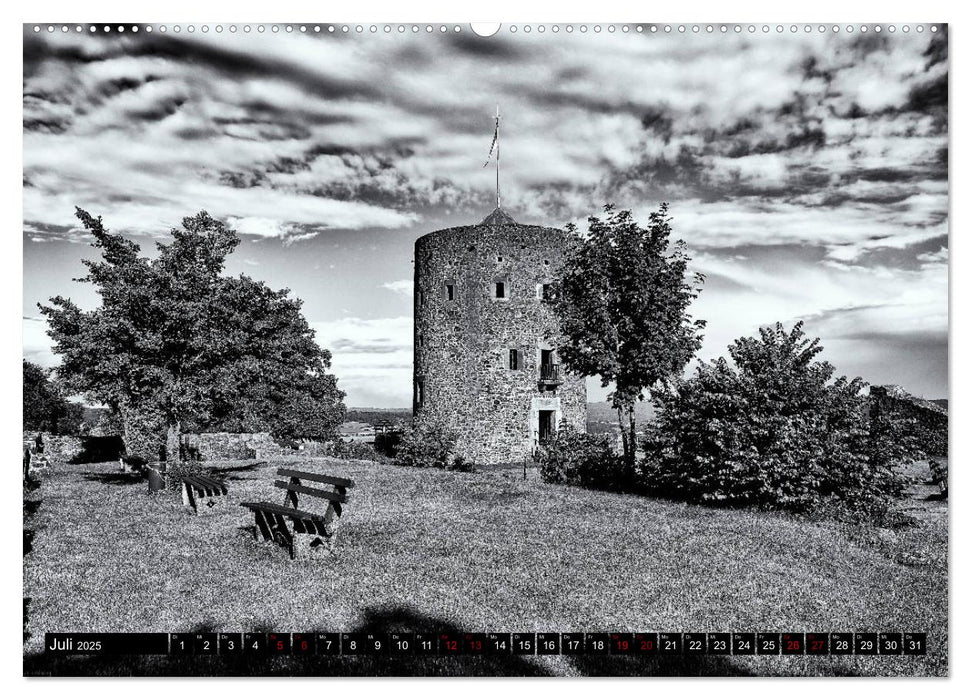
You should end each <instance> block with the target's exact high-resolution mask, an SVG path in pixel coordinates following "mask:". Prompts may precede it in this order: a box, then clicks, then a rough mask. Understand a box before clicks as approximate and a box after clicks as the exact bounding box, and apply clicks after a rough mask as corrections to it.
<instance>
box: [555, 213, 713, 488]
mask: <svg viewBox="0 0 971 700" xmlns="http://www.w3.org/2000/svg"><path fill="white" fill-rule="evenodd" d="M604 213H605V217H604V218H603V219H599V218H596V217H590V218H589V219H588V223H589V226H588V231H587V235H586V236H581V235H580V234H579V232H578V230H577V228H576V227H575V226H573V225H572V224H571V225H569V226H568V227H567V228H568V230H569V231H570V232H571V233H572V234H574V236H575V238H574V245H573V247H572V250H571V252H570V253H569V255H568V256H567V259H566V261H565V263H564V266H563V269H562V272H561V277H560V281H559V283H558V284H557V287H556V290H555V293H554V298H553V300H552V305H553V308H554V310H555V311H556V314H557V316H558V318H559V322H560V329H561V331H562V333H563V335H564V338H565V343H564V344H563V345H562V346H561V347H560V350H559V353H560V357H561V359H562V362H563V363H564V364H565V365H566V366H567V367H568V368H569V369H570V370H571V371H573V372H576V373H578V374H582V375H584V376H593V375H600V377H601V379H602V381H603V386H608V385H610V384H613V385H614V390H613V392H612V393H611V394H610V395H609V397H608V398H609V400H610V402H611V405H612V406H613V408H614V409H615V410H616V411H617V419H618V422H619V424H620V431H621V434H622V436H623V444H624V457H625V463H626V464H627V467H628V468H629V469H630V470H633V467H634V462H635V452H636V442H635V435H636V426H635V417H634V409H635V406H636V404H637V402H638V401H642V400H643V399H644V398H645V396H644V394H645V391H651V390H652V389H653V388H654V387H656V386H658V385H659V384H661V383H664V382H667V381H669V380H671V379H672V378H674V377H677V376H679V375H680V374H681V372H682V371H683V370H684V367H685V365H687V364H688V362H689V361H690V360H691V358H692V356H693V355H694V353H695V352H696V351H697V350H698V348H699V347H701V329H702V328H704V325H705V322H704V321H701V320H692V318H691V316H690V315H689V314H688V306H689V305H690V304H691V302H692V300H694V299H695V298H696V297H697V296H698V293H699V292H700V291H701V284H702V282H703V281H704V277H703V276H702V275H700V274H694V275H690V276H689V275H688V272H687V267H688V263H689V262H690V260H691V258H690V257H688V255H687V252H686V250H685V245H684V242H683V241H680V240H679V241H677V242H675V243H674V244H673V245H671V243H670V238H671V218H670V217H669V216H668V206H667V204H661V206H660V208H659V209H658V211H655V212H653V213H651V215H650V218H649V222H648V226H647V228H642V227H641V226H639V225H638V223H637V222H636V221H634V218H633V216H632V215H631V213H630V212H629V211H616V210H615V208H614V206H613V205H610V204H608V205H606V206H605V207H604Z"/></svg>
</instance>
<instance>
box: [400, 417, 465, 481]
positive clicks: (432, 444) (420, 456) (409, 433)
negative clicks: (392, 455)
mask: <svg viewBox="0 0 971 700" xmlns="http://www.w3.org/2000/svg"><path fill="white" fill-rule="evenodd" d="M456 440H457V437H456V435H455V433H454V432H452V431H451V430H449V429H448V428H446V427H445V426H443V425H441V424H439V423H436V422H434V421H427V420H417V421H415V424H414V425H412V426H411V427H410V428H407V429H406V430H404V431H403V432H402V434H401V442H400V443H399V444H398V454H397V457H396V459H395V461H396V462H397V463H398V464H403V465H405V466H409V467H434V468H436V469H445V468H447V467H448V466H449V465H450V464H451V463H452V458H453V453H454V451H455V443H456Z"/></svg>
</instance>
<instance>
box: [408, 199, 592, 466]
mask: <svg viewBox="0 0 971 700" xmlns="http://www.w3.org/2000/svg"><path fill="white" fill-rule="evenodd" d="M566 241H567V236H566V233H565V232H563V231H561V230H559V229H554V228H545V227H543V226H524V225H521V224H518V223H516V222H515V221H513V220H512V218H511V217H510V216H509V215H508V214H506V213H505V212H504V211H502V210H501V209H498V208H497V209H496V210H495V211H493V212H492V214H490V215H489V216H488V217H486V219H485V220H484V221H482V223H480V224H478V225H476V226H459V227H456V228H450V229H445V230H442V231H435V232H433V233H429V234H426V235H424V236H422V237H421V238H419V239H418V240H417V241H415V377H414V412H415V417H416V419H417V418H422V419H425V418H428V419H431V420H433V421H435V422H437V423H440V424H443V425H445V426H447V427H448V428H450V429H451V430H453V431H454V432H455V433H456V434H457V436H458V444H457V446H456V451H457V453H458V454H459V455H461V456H463V457H465V458H466V459H468V460H471V461H474V462H477V463H479V464H498V463H503V462H515V461H520V460H522V459H523V458H525V457H527V456H529V455H531V454H532V451H533V449H534V448H535V447H536V446H537V445H538V444H540V443H542V442H543V441H545V440H547V439H549V438H551V437H552V436H553V435H554V434H555V431H556V430H557V428H558V427H559V425H560V423H561V421H565V422H566V423H567V424H569V425H571V426H572V427H574V428H576V429H577V430H580V431H583V430H585V427H586V414H587V405H586V387H585V384H584V380H583V378H582V377H579V376H576V375H572V374H568V373H566V372H564V371H563V368H562V366H561V365H560V362H559V358H558V357H557V352H556V339H557V336H558V331H557V324H556V320H555V317H554V316H553V313H552V311H551V310H550V309H549V307H548V306H547V304H546V303H544V297H545V295H546V294H547V293H548V291H549V287H548V285H549V284H550V283H551V282H553V281H554V276H555V274H556V270H557V269H559V267H560V264H561V262H562V260H563V256H564V254H565V252H566Z"/></svg>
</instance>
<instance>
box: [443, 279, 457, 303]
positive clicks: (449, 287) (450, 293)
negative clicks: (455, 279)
mask: <svg viewBox="0 0 971 700" xmlns="http://www.w3.org/2000/svg"><path fill="white" fill-rule="evenodd" d="M445 298H446V299H447V300H448V301H455V285H454V284H451V283H446V284H445Z"/></svg>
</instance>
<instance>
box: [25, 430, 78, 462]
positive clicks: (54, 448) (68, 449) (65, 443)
mask: <svg viewBox="0 0 971 700" xmlns="http://www.w3.org/2000/svg"><path fill="white" fill-rule="evenodd" d="M36 437H37V432H36V431H24V448H25V449H29V450H30V451H31V453H34V452H36V448H35V446H34V445H35V443H34V440H35V438H36ZM41 439H42V440H43V442H44V452H43V454H44V456H45V457H46V458H47V460H48V461H50V462H70V461H71V460H73V459H76V458H77V457H78V456H79V455H80V454H81V453H82V452H83V451H84V445H83V443H82V439H81V438H80V437H76V436H74V435H54V434H52V433H41Z"/></svg>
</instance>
